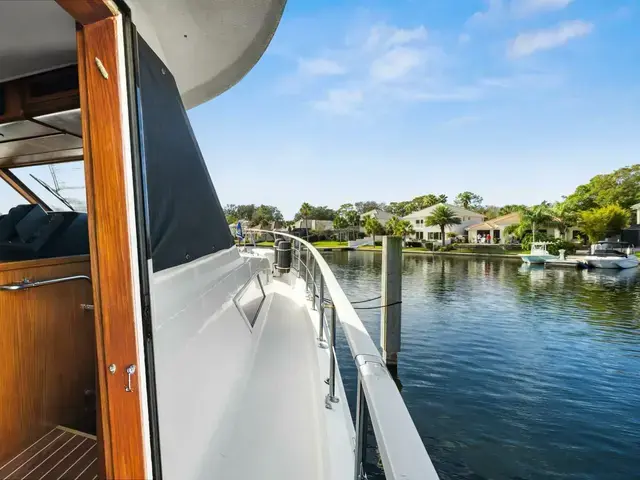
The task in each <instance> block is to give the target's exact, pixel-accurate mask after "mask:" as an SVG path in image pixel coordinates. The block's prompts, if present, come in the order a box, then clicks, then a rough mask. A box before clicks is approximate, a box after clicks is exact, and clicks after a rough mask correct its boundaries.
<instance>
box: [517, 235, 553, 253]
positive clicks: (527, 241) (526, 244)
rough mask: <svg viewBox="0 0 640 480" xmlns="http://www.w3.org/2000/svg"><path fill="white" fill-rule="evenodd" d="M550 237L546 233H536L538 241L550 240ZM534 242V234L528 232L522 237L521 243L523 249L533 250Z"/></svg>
mask: <svg viewBox="0 0 640 480" xmlns="http://www.w3.org/2000/svg"><path fill="white" fill-rule="evenodd" d="M548 241H549V237H548V236H547V235H545V234H544V233H536V242H548ZM532 243H533V234H531V233H527V234H526V235H525V236H524V237H522V241H521V242H520V244H521V245H522V250H531V244H532Z"/></svg>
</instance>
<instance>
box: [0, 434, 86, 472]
mask: <svg viewBox="0 0 640 480" xmlns="http://www.w3.org/2000/svg"><path fill="white" fill-rule="evenodd" d="M97 478H98V447H97V442H96V437H95V436H93V435H89V434H87V433H83V432H79V431H77V430H72V429H70V428H65V427H56V428H54V429H53V430H51V431H50V432H49V433H47V434H46V435H44V436H42V437H41V438H40V439H39V440H37V441H36V442H34V443H33V444H32V445H30V446H29V447H27V448H25V449H24V450H23V451H22V452H21V453H19V454H18V455H16V456H15V457H13V458H12V459H11V460H9V461H8V462H7V463H5V464H4V465H1V466H0V480H14V479H25V480H43V479H46V480H63V479H64V480H93V479H97Z"/></svg>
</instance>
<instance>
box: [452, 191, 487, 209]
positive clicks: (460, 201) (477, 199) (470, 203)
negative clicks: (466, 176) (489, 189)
mask: <svg viewBox="0 0 640 480" xmlns="http://www.w3.org/2000/svg"><path fill="white" fill-rule="evenodd" d="M482 200H483V198H482V197H481V196H480V195H478V194H476V193H473V192H462V193H459V194H458V195H457V196H456V199H455V200H454V203H455V204H456V205H459V206H461V207H462V208H464V209H466V210H469V208H472V207H479V206H480V205H481V204H482Z"/></svg>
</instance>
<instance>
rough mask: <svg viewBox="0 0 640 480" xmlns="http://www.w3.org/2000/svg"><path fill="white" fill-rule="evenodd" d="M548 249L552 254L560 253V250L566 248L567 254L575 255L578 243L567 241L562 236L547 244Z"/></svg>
mask: <svg viewBox="0 0 640 480" xmlns="http://www.w3.org/2000/svg"><path fill="white" fill-rule="evenodd" d="M547 250H548V252H549V253H550V254H551V255H560V250H566V254H567V255H573V254H574V253H576V244H575V243H573V242H567V241H566V240H562V239H561V238H556V239H555V240H553V241H552V242H551V243H550V244H549V245H547Z"/></svg>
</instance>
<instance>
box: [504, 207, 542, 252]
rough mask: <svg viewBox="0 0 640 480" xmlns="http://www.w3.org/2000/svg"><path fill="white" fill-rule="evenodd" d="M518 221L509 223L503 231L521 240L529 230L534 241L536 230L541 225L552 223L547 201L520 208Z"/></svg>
mask: <svg viewBox="0 0 640 480" xmlns="http://www.w3.org/2000/svg"><path fill="white" fill-rule="evenodd" d="M519 213H520V223H515V224H513V225H509V226H508V227H507V228H505V230H504V231H505V233H507V234H514V235H515V236H516V237H518V238H519V239H520V240H522V239H523V238H524V237H525V235H526V234H527V232H531V233H532V234H533V235H532V241H533V242H535V241H536V232H537V231H538V229H539V228H540V227H541V226H543V225H551V224H553V214H552V212H551V208H550V205H549V203H548V202H542V203H541V204H540V205H535V206H533V207H524V208H522V209H521V210H520V212H519Z"/></svg>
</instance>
